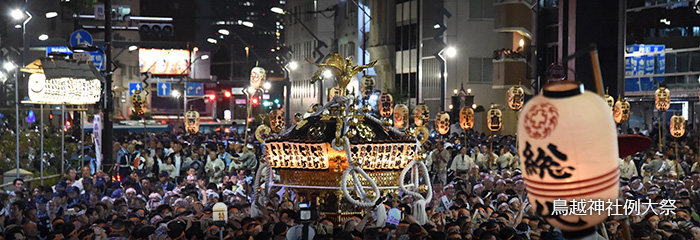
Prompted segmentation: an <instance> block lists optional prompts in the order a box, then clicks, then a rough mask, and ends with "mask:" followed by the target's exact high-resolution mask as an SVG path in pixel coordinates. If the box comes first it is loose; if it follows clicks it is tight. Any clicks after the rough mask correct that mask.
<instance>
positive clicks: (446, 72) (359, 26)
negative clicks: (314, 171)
mask: <svg viewBox="0 0 700 240" xmlns="http://www.w3.org/2000/svg"><path fill="white" fill-rule="evenodd" d="M531 8H532V7H531V5H529V3H528V2H527V1H499V2H495V1H489V0H473V1H455V0H452V1H451V0H438V1H423V0H412V1H404V0H396V1H334V0H326V1H311V0H292V1H287V2H286V7H285V10H286V11H287V12H288V14H287V15H296V17H292V16H288V17H285V18H284V19H285V23H284V24H285V25H284V26H285V28H286V44H287V46H289V47H290V48H291V49H292V52H293V59H294V60H295V61H297V62H300V64H299V68H298V69H297V70H295V71H294V72H293V73H292V74H291V82H292V95H291V99H292V102H291V106H290V111H291V112H292V113H297V112H301V113H303V112H306V111H307V110H308V109H309V107H310V106H311V104H313V103H316V102H319V101H321V102H326V101H328V99H327V94H328V88H330V87H333V86H334V85H333V84H332V83H330V82H327V81H319V83H316V84H315V85H312V84H310V78H311V76H312V74H313V72H314V71H315V70H316V69H317V68H316V67H315V66H314V65H312V64H309V63H306V62H305V60H304V59H307V58H308V59H310V60H312V61H314V60H319V59H320V58H322V57H323V55H325V54H328V53H331V52H337V53H340V54H341V55H343V56H348V57H352V58H353V60H354V62H355V63H369V62H370V61H374V60H377V64H376V65H375V66H374V68H373V69H371V70H369V71H366V73H363V74H368V75H371V76H374V77H375V79H376V89H377V90H378V92H377V94H379V93H380V92H387V91H388V92H390V93H392V94H393V95H394V103H395V104H398V103H404V104H406V105H409V106H410V107H409V108H410V109H413V107H415V105H416V104H418V103H425V104H427V105H428V106H429V107H430V110H431V119H434V117H435V115H436V114H437V113H438V112H439V111H440V110H444V111H451V110H452V109H450V105H452V103H451V101H450V100H449V99H450V98H451V97H452V96H453V90H454V89H459V88H461V87H462V86H464V88H467V89H471V94H472V95H473V96H474V98H473V99H474V100H473V102H474V103H475V104H477V105H479V106H480V107H479V108H478V109H483V108H486V109H488V108H489V107H490V105H491V103H497V104H500V106H501V109H503V110H504V114H505V116H506V118H505V119H504V121H505V123H504V129H503V130H502V131H501V133H503V134H506V133H513V132H515V129H516V128H515V112H512V111H511V112H508V111H505V108H504V107H506V105H505V90H506V89H507V88H509V87H510V86H512V85H517V84H519V83H520V84H522V85H523V86H524V87H525V88H526V89H527V91H528V92H530V93H532V92H533V90H532V87H531V82H532V80H533V79H534V66H535V63H534V62H532V59H531V55H529V54H527V53H528V52H527V51H530V47H529V46H530V45H531V44H533V41H534V40H533V36H534V34H533V24H532V23H533V22H534V18H535V14H534V12H533V11H531ZM331 18H333V21H331ZM516 18H518V19H523V18H524V19H525V20H515V19H516ZM314 36H315V37H314ZM506 50H508V51H509V54H508V55H507V57H506V55H505V54H502V55H499V56H502V57H498V58H496V59H494V54H495V53H496V52H506ZM516 52H517V53H518V54H515V53H516ZM361 78H362V74H358V76H357V79H361ZM358 83H359V80H358V81H357V82H355V83H354V84H351V87H349V90H350V91H352V90H353V89H355V91H357V90H358V89H359V84H358ZM370 100H371V101H369V103H370V104H376V98H374V99H373V98H370ZM372 100H373V101H372ZM459 107H461V106H452V108H453V109H457V108H459ZM477 117H478V118H477V125H476V126H484V125H483V124H480V123H481V122H484V123H485V122H486V120H485V114H482V113H477ZM455 121H457V116H453V122H455ZM478 130H480V131H486V129H485V128H484V129H478Z"/></svg>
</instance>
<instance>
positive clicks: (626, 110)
mask: <svg viewBox="0 0 700 240" xmlns="http://www.w3.org/2000/svg"><path fill="white" fill-rule="evenodd" d="M619 99H620V101H617V103H615V110H614V111H613V117H615V122H616V123H619V124H622V123H624V122H626V121H627V119H629V118H630V103H629V102H628V101H627V100H626V99H624V98H621V97H620V98H619Z"/></svg>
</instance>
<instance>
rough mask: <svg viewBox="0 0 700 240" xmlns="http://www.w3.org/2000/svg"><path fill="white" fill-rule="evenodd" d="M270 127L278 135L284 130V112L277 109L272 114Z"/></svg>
mask: <svg viewBox="0 0 700 240" xmlns="http://www.w3.org/2000/svg"><path fill="white" fill-rule="evenodd" d="M270 127H271V128H272V131H274V132H276V133H279V132H281V131H282V130H284V128H285V125H284V112H283V111H282V110H279V109H276V110H272V111H271V112H270Z"/></svg>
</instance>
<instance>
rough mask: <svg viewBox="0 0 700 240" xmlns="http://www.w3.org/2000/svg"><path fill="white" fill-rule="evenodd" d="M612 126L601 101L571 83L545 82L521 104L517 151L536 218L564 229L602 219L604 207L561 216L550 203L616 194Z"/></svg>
mask: <svg viewBox="0 0 700 240" xmlns="http://www.w3.org/2000/svg"><path fill="white" fill-rule="evenodd" d="M615 128H616V127H615V123H614V121H613V117H612V114H610V108H609V106H608V105H607V103H606V102H605V101H604V100H603V99H602V98H601V97H600V96H599V95H597V94H595V93H592V92H589V91H583V90H582V88H581V85H580V84H578V83H575V82H555V83H551V82H550V83H549V84H547V85H546V86H545V87H544V89H543V90H542V94H540V95H537V96H535V97H533V98H532V99H531V100H530V101H528V103H527V104H525V107H523V114H522V116H521V117H520V118H519V120H518V153H519V156H520V164H521V166H522V168H523V178H524V179H525V185H526V188H527V192H528V198H529V200H530V204H532V206H533V207H534V208H535V212H536V214H537V215H538V216H541V217H542V218H544V219H545V220H546V221H547V222H548V223H549V224H551V225H552V226H553V227H556V228H559V229H561V230H562V231H568V232H572V231H580V230H584V229H588V228H591V227H593V226H596V225H597V224H598V223H600V222H602V221H604V220H605V219H606V218H607V217H608V214H606V213H605V212H604V211H603V212H596V211H593V212H592V213H589V214H583V215H573V214H569V215H563V214H558V213H557V210H556V209H555V208H553V207H552V206H557V204H559V203H561V202H566V203H567V204H569V203H571V201H572V200H576V201H578V200H580V199H581V198H585V199H591V200H593V201H602V202H607V201H611V200H612V201H615V199H617V198H618V196H619V193H620V188H619V180H620V171H619V163H618V161H617V159H618V157H619V156H618V144H617V132H616V129H615ZM567 206H568V205H567Z"/></svg>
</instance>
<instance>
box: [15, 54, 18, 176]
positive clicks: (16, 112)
mask: <svg viewBox="0 0 700 240" xmlns="http://www.w3.org/2000/svg"><path fill="white" fill-rule="evenodd" d="M18 79H19V68H18V67H16V66H15V117H16V118H17V121H16V122H15V131H16V132H15V147H16V149H15V157H16V158H17V159H16V162H17V178H19V80H18Z"/></svg>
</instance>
